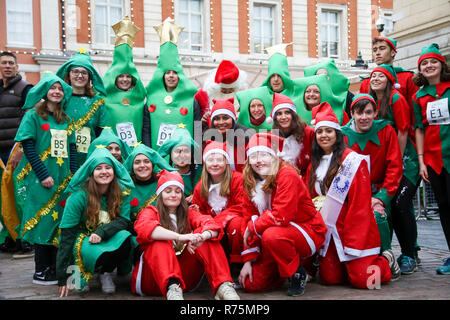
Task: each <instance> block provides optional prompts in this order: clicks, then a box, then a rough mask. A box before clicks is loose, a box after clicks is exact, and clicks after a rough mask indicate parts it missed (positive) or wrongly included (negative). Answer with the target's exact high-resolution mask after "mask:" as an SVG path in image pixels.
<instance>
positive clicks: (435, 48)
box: [417, 43, 446, 69]
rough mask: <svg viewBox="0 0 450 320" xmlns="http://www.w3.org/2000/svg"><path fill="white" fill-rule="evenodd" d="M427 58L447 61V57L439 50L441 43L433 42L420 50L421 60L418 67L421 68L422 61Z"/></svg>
mask: <svg viewBox="0 0 450 320" xmlns="http://www.w3.org/2000/svg"><path fill="white" fill-rule="evenodd" d="M427 58H435V59H437V60H439V61H441V62H442V63H446V61H445V57H444V56H443V55H442V53H441V52H440V51H439V45H438V44H437V43H432V44H430V45H429V46H428V47H424V48H422V51H421V52H420V57H419V61H418V62H417V68H418V69H420V63H421V62H422V61H423V60H424V59H427Z"/></svg>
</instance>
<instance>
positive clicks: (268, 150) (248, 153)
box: [247, 146, 276, 157]
mask: <svg viewBox="0 0 450 320" xmlns="http://www.w3.org/2000/svg"><path fill="white" fill-rule="evenodd" d="M258 151H263V152H268V153H270V154H272V155H274V156H276V153H275V151H273V149H271V148H269V147H266V146H254V147H251V148H249V149H248V150H247V157H248V156H250V155H251V154H252V153H255V152H258Z"/></svg>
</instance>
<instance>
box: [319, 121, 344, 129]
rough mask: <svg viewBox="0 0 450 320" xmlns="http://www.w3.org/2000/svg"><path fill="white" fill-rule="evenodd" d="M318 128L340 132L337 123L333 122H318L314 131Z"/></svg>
mask: <svg viewBox="0 0 450 320" xmlns="http://www.w3.org/2000/svg"><path fill="white" fill-rule="evenodd" d="M320 127H331V128H334V129H336V130H339V131H341V126H340V125H339V123H336V122H333V121H320V122H318V123H317V124H316V125H315V126H314V130H317V129H319V128H320Z"/></svg>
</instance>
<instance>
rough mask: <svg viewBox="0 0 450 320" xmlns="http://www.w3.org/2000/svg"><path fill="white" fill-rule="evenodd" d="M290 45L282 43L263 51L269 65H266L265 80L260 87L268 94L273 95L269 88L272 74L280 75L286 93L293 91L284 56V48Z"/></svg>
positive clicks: (285, 55)
mask: <svg viewBox="0 0 450 320" xmlns="http://www.w3.org/2000/svg"><path fill="white" fill-rule="evenodd" d="M291 44H292V42H291V43H282V44H277V45H275V46H272V47H269V48H266V49H265V50H266V51H267V52H268V54H269V64H268V73H267V78H266V79H265V80H264V82H263V83H262V84H261V87H267V88H268V89H269V91H270V93H273V91H272V89H271V87H270V78H271V77H272V76H273V75H274V74H278V75H280V77H281V78H282V79H283V83H284V90H287V91H291V90H293V86H294V85H293V82H292V79H291V76H290V74H289V65H288V61H287V54H286V48H287V47H288V46H290V45H291ZM284 90H283V91H284Z"/></svg>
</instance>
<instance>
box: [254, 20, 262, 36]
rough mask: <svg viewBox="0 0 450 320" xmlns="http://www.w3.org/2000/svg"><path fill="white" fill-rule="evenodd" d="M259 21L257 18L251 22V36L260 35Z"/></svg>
mask: <svg viewBox="0 0 450 320" xmlns="http://www.w3.org/2000/svg"><path fill="white" fill-rule="evenodd" d="M261 31H262V30H261V22H260V21H259V20H256V21H254V23H253V36H254V37H261Z"/></svg>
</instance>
